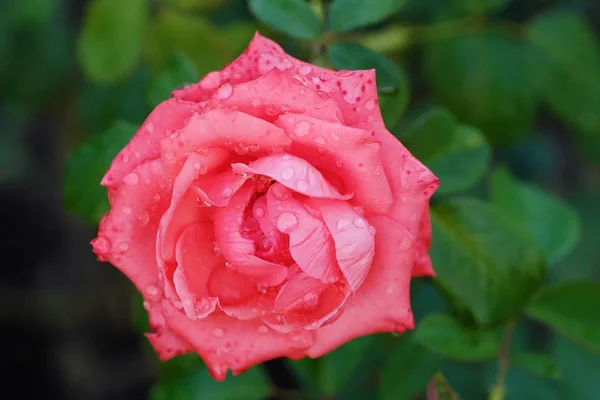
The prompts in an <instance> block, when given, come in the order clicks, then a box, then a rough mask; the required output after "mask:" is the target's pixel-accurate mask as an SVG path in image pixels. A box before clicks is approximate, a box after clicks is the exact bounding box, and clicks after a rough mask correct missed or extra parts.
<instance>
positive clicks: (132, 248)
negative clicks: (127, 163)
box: [92, 161, 179, 298]
mask: <svg viewBox="0 0 600 400" xmlns="http://www.w3.org/2000/svg"><path fill="white" fill-rule="evenodd" d="M156 162H157V163H158V164H157V165H160V162H158V161H156ZM153 165H154V163H153V162H150V163H145V164H142V165H140V166H139V167H137V168H136V169H135V170H134V171H133V172H130V173H129V174H127V175H126V176H125V177H124V178H123V180H121V181H120V182H119V184H118V185H116V186H113V187H110V188H109V189H108V197H109V201H110V205H111V209H110V211H109V212H108V213H107V214H106V215H105V216H104V217H103V218H102V220H101V221H100V225H99V231H98V237H97V238H95V239H94V240H93V241H92V245H93V250H94V252H95V253H96V254H97V255H98V258H99V259H100V260H102V261H108V262H110V263H111V264H113V265H114V266H115V267H117V268H118V269H119V270H121V271H122V272H123V273H124V274H125V275H127V277H128V278H129V279H130V280H131V281H132V282H133V283H134V284H135V285H136V287H137V288H138V289H139V290H140V292H142V294H143V295H144V296H145V297H146V298H148V297H155V296H159V295H160V288H159V287H158V288H157V286H156V283H157V281H158V273H157V261H156V256H155V254H156V232H157V229H158V224H159V218H160V215H162V213H164V212H165V210H166V209H167V207H168V206H169V195H170V192H171V188H172V185H173V184H172V180H173V179H174V178H175V176H176V175H177V173H178V172H179V167H178V166H164V167H161V169H160V173H157V172H156V171H157V169H156V168H154V167H153Z"/></svg>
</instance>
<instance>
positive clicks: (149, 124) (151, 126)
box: [146, 122, 155, 133]
mask: <svg viewBox="0 0 600 400" xmlns="http://www.w3.org/2000/svg"><path fill="white" fill-rule="evenodd" d="M154 128H155V126H154V123H153V122H149V123H148V125H146V130H147V131H148V132H150V133H152V132H154Z"/></svg>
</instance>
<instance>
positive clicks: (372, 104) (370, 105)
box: [365, 100, 375, 110]
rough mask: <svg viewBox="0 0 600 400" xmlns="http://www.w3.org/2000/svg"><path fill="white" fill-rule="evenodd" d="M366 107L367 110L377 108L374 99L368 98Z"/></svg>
mask: <svg viewBox="0 0 600 400" xmlns="http://www.w3.org/2000/svg"><path fill="white" fill-rule="evenodd" d="M365 108H366V109H367V110H372V109H374V108H375V102H374V101H373V100H367V102H366V103H365Z"/></svg>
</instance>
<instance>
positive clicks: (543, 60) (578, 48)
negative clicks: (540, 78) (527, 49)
mask: <svg viewBox="0 0 600 400" xmlns="http://www.w3.org/2000/svg"><path fill="white" fill-rule="evenodd" d="M526 36H527V38H528V39H529V41H530V42H531V43H532V44H533V45H534V46H535V47H536V48H537V49H538V50H539V51H540V53H541V55H540V56H539V57H538V58H537V65H536V67H537V68H538V70H539V71H541V72H540V73H541V74H544V75H547V81H546V84H545V85H544V89H545V90H544V98H545V100H546V101H547V102H548V104H549V105H550V107H551V108H552V110H554V112H555V113H556V114H558V115H559V116H560V117H561V118H562V119H564V120H565V121H566V122H567V123H569V124H570V125H571V126H572V127H574V128H575V130H576V131H579V132H582V133H585V134H593V135H600V113H598V110H599V109H600V96H598V93H600V47H599V45H598V42H597V40H596V34H595V33H594V30H593V28H592V27H591V26H590V25H589V24H588V22H587V21H586V20H585V18H584V17H583V16H582V15H580V14H578V13H575V12H569V11H550V12H547V13H544V14H541V15H540V16H538V17H537V18H535V19H534V20H533V21H531V22H530V23H529V25H528V26H527V30H526Z"/></svg>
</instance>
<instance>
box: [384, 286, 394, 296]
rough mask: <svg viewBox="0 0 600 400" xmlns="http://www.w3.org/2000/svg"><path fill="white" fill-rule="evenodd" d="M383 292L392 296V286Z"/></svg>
mask: <svg viewBox="0 0 600 400" xmlns="http://www.w3.org/2000/svg"><path fill="white" fill-rule="evenodd" d="M385 292H386V293H387V294H392V293H394V287H393V286H389V287H388V288H387V289H386V291H385Z"/></svg>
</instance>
